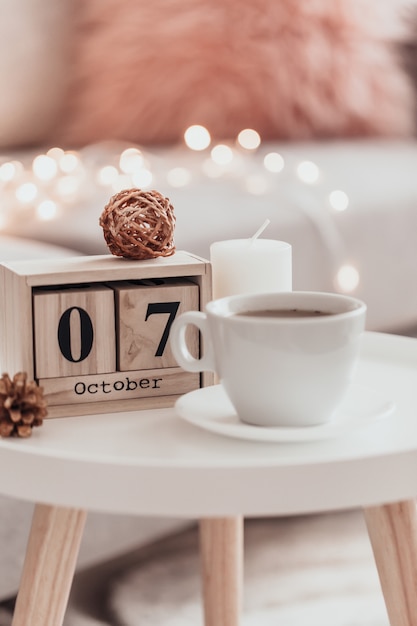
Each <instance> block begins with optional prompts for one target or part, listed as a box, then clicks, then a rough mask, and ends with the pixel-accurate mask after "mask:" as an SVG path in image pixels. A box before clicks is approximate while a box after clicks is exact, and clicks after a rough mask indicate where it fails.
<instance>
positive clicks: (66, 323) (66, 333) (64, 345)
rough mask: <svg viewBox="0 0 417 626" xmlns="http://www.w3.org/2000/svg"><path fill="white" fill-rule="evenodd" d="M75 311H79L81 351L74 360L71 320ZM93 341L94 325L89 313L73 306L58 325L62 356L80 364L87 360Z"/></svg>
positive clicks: (65, 312) (63, 315) (62, 316)
mask: <svg viewBox="0 0 417 626" xmlns="http://www.w3.org/2000/svg"><path fill="white" fill-rule="evenodd" d="M73 311H77V312H78V315H79V317H80V332H81V349H80V356H79V357H78V359H74V357H73V355H72V350H71V327H70V320H71V314H72V312H73ZM93 341H94V330H93V323H92V321H91V318H90V316H89V315H88V313H87V311H84V309H81V308H80V307H78V306H73V307H71V308H70V309H67V310H66V311H64V313H63V314H62V315H61V319H60V320H59V324H58V344H59V349H60V350H61V353H62V355H63V356H64V357H65V358H66V359H67V361H71V362H72V363H80V361H84V359H86V358H87V357H88V355H89V354H90V352H91V348H92V347H93Z"/></svg>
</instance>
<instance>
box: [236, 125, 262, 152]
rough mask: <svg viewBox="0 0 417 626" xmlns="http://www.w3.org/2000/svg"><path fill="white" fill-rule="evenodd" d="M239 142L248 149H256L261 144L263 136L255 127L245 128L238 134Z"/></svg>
mask: <svg viewBox="0 0 417 626" xmlns="http://www.w3.org/2000/svg"><path fill="white" fill-rule="evenodd" d="M237 142H238V144H239V145H240V146H242V148H245V149H246V150H256V148H259V146H260V145H261V136H260V134H259V133H258V132H257V131H256V130H253V128H245V129H244V130H241V131H240V133H239V134H238V136H237Z"/></svg>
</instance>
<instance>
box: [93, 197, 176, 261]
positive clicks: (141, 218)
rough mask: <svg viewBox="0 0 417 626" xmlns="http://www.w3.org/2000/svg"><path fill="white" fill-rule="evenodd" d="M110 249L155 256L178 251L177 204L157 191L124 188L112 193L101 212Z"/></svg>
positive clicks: (141, 256)
mask: <svg viewBox="0 0 417 626" xmlns="http://www.w3.org/2000/svg"><path fill="white" fill-rule="evenodd" d="M100 226H101V227H102V228H103V234H104V238H105V240H106V243H107V246H108V248H109V250H110V252H111V253H112V254H114V255H116V256H122V257H125V258H128V259H141V260H143V259H153V258H156V257H160V256H170V255H171V254H174V252H175V246H174V227H175V215H174V207H173V206H172V204H171V203H170V201H169V198H165V196H163V195H162V194H160V193H159V192H158V191H155V190H153V191H143V190H142V189H125V190H123V191H120V192H119V193H116V194H115V195H114V196H112V197H111V198H110V200H109V202H108V203H107V204H106V206H105V207H104V210H103V212H102V214H101V216H100Z"/></svg>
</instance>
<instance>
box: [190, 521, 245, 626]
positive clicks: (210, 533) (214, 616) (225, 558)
mask: <svg viewBox="0 0 417 626" xmlns="http://www.w3.org/2000/svg"><path fill="white" fill-rule="evenodd" d="M200 556H201V566H202V587H203V605H204V624H205V626H238V625H239V621H240V614H241V602H242V586H243V518H241V517H227V518H213V519H211V518H207V519H202V520H200Z"/></svg>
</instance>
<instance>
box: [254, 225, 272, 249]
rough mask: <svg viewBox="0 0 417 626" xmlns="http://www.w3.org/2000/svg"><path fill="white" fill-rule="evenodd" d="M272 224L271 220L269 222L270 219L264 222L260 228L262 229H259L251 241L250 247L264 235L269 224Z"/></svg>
mask: <svg viewBox="0 0 417 626" xmlns="http://www.w3.org/2000/svg"><path fill="white" fill-rule="evenodd" d="M270 223H271V220H269V219H266V220H265V221H264V223H263V224H262V226H260V227H259V228H258V230H257V231H256V233H255V234H254V235H252V237H251V238H250V240H249V244H250V245H251V244H253V242H254V241H255V239H258V237H259V236H260V235H262V233H263V232H264V230H265V228H266V227H267V226H268V224H270Z"/></svg>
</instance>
